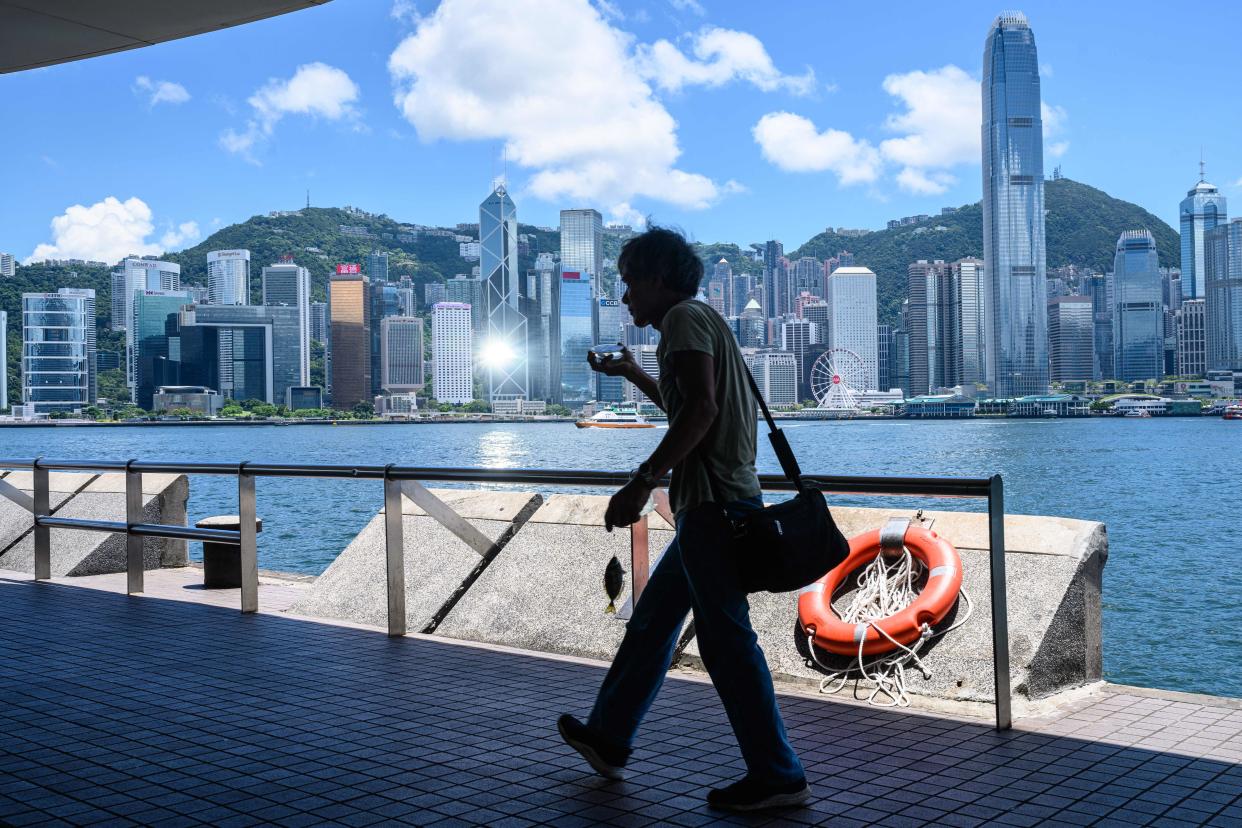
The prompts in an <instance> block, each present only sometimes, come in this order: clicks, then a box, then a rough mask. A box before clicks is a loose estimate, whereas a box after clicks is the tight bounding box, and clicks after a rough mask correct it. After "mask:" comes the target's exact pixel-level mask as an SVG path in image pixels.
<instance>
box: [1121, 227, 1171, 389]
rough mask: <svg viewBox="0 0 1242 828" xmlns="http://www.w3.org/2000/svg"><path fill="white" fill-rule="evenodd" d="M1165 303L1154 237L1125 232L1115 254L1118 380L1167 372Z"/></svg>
mask: <svg viewBox="0 0 1242 828" xmlns="http://www.w3.org/2000/svg"><path fill="white" fill-rule="evenodd" d="M1163 307H1164V303H1163V301H1162V298H1161V284H1160V261H1159V258H1158V256H1157V254H1156V240H1155V239H1153V238H1152V235H1151V233H1149V232H1148V231H1146V230H1127V231H1125V232H1124V233H1122V234H1121V236H1120V238H1118V239H1117V254H1116V256H1115V257H1114V258H1113V354H1114V356H1113V363H1114V374H1115V376H1116V378H1117V379H1120V380H1125V381H1127V382H1133V381H1135V380H1146V379H1159V378H1160V377H1161V376H1163V375H1164V315H1163Z"/></svg>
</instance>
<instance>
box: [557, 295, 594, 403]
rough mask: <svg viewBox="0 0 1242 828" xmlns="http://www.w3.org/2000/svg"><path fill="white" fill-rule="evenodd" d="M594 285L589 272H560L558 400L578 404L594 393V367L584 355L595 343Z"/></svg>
mask: <svg viewBox="0 0 1242 828" xmlns="http://www.w3.org/2000/svg"><path fill="white" fill-rule="evenodd" d="M593 296H594V287H593V285H592V284H591V279H590V274H586V273H579V272H576V271H562V273H561V313H560V321H561V324H560V352H561V400H562V401H563V403H564V404H565V405H568V406H575V405H581V404H582V403H584V402H587V401H588V400H590V399H591V398H592V397H594V390H595V380H594V378H593V375H594V373H595V372H594V371H592V370H591V366H589V365H588V364H587V361H586V355H587V351H589V350H590V349H591V346H592V345H594V344H595V313H594V309H593V307H592V305H593Z"/></svg>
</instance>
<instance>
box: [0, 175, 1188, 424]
mask: <svg viewBox="0 0 1242 828" xmlns="http://www.w3.org/2000/svg"><path fill="white" fill-rule="evenodd" d="M1045 195H1046V206H1047V220H1046V226H1047V234H1048V238H1047V241H1048V243H1047V250H1048V267H1050V268H1052V267H1060V266H1062V265H1070V264H1072V265H1078V266H1081V267H1087V268H1092V269H1094V270H1098V271H1100V272H1107V271H1108V270H1110V269H1111V268H1112V261H1113V248H1114V245H1115V244H1116V243H1117V237H1118V236H1119V235H1120V234H1121V232H1122V231H1124V230H1131V229H1136V228H1143V227H1145V228H1147V229H1148V230H1150V231H1151V232H1152V235H1154V236H1155V238H1156V246H1157V249H1158V250H1159V253H1160V263H1161V264H1162V265H1165V266H1176V265H1177V264H1178V262H1179V258H1180V257H1179V247H1178V235H1177V233H1176V231H1174V230H1173V228H1171V227H1169V226H1168V225H1167V224H1165V223H1164V222H1163V221H1161V220H1160V219H1158V218H1156V217H1155V216H1154V215H1152V214H1151V213H1149V212H1147V211H1146V210H1144V209H1142V208H1141V207H1138V206H1137V205H1134V204H1131V203H1129V202H1126V201H1121V200H1120V199H1115V198H1112V197H1111V196H1109V195H1108V194H1107V193H1104V192H1102V191H1100V190H1097V189H1095V188H1094V187H1089V186H1087V185H1086V184H1081V183H1079V182H1077V181H1071V180H1070V179H1067V178H1062V179H1059V180H1057V181H1049V182H1047V185H1046V187H1045ZM478 231H479V228H478V225H477V224H459V225H457V226H456V227H455V228H423V227H416V226H413V225H409V224H404V223H401V222H398V221H396V220H395V219H392V218H390V217H388V216H386V215H382V214H372V213H366V212H363V211H359V210H347V209H338V208H334V207H308V208H305V209H303V210H296V211H290V212H283V213H277V214H269V215H263V216H254V217H252V218H250V219H247V220H246V221H244V222H241V223H239V224H234V225H230V226H228V227H224V228H222V229H220V230H218V231H217V232H215V233H213V234H212V235H211V236H210V237H208V238H207V239H205V240H204V241H203V242H202V243H201V244H197V245H195V246H194V247H190V248H187V249H185V250H182V251H180V252H177V253H168V254H166V255H165V256H164V258H165V259H167V260H169V261H173V262H177V263H178V264H180V265H181V274H182V282H183V283H184V284H185V285H187V286H188V285H206V283H207V252H208V251H209V250H220V249H226V248H244V249H247V250H249V251H250V254H251V259H250V261H251V268H250V270H251V295H252V300H253V301H255V302H258V301H259V300H260V296H261V290H262V273H263V265H265V264H268V263H270V262H275V261H277V260H278V259H279V258H280V257H281V256H283V255H291V256H293V258H294V260H295V261H297V262H298V264H301V265H303V266H305V267H307V268H308V269H309V270H310V272H311V280H312V294H313V298H314V299H315V300H316V301H321V300H322V299H323V298H324V297H325V296H326V294H327V284H328V276H329V274H330V273H331V272H333V270H334V268H335V266H336V264H337V263H339V262H360V263H362V264H363V265H364V266H365V263H366V257H367V254H368V253H370V252H371V251H372V250H384V251H387V252H388V254H389V263H388V270H389V275H390V277H391V278H393V279H396V278H398V277H400V276H402V275H407V274H408V275H410V276H411V277H412V278H413V279H414V282H415V285H416V286H417V289H418V299H419V302H420V304H421V302H422V297H423V285H425V284H427V283H428V282H443V281H445V280H446V279H451V278H453V276H454V275H455V274H457V273H469V272H470V269H471V267H472V266H473V264H475V263H474V262H467V261H465V260H463V259H462V258H461V257H460V255H459V252H460V251H459V248H458V242H457V240H456V239H455V238H453V236H454V235H461V236H468V237H470V238H477V237H478ZM519 232H520V233H522V234H525V235H526V237H527V241H528V244H527V245H525V246H523V248H522V249H521V251H520V256H519V267H520V268H521V270H522V271H523V272H525V271H526V270H527V269H528V268H530V267H531V266H532V265H533V263H534V260H535V257H536V256H537V255H538V254H539V253H542V252H552V253H556V252H558V251H559V250H560V233H559V232H557V231H555V230H544V229H540V228H538V227H534V226H531V225H525V224H523V225H520V227H519ZM623 241H624V239H623V238H622V237H620V236H618V235H616V234H613V233H605V234H604V256H605V262H607V264H606V265H605V272H604V281H605V284H606V285H608V284H610V283H611V280H612V279H613V278H615V273H616V257H617V254H618V253H619V252H620V248H621V244H622V242H623ZM697 249H698V251H699V255H700V256H702V258H703V262H704V265H705V266H706V267H707V271H708V273H709V274H710V273H711V269H712V267H713V266H714V265H715V263H716V262H718V261H720V259H722V258H723V259H725V260H726V261H728V262H729V263H730V264H731V265H732V266H733V270H734V272H738V271H743V272H747V273H752V274H759V273H761V272H762V270H763V268H762V265H761V264H760V263H759V262H756V261H755V260H754V258H753V257H752V255H751V253H752V251H751V250H750V249H749V248H744V247H741V246H739V245H737V244H732V243H699V244H698V245H697ZM841 250H848V251H850V252H852V253H853V254H854V257H855V260H856V261H857V262H858V264H860V265H864V266H866V267H870V268H871V269H872V270H874V271H875V272H876V274H877V276H878V293H879V295H878V300H879V312H880V314H879V315H880V322H881V323H890V324H891V323H893V322H895V321H896V319H897V313H898V310H899V308H900V306H901V300H902V298H903V297H904V295H905V290H906V266H907V265H908V264H909V263H910V262H912V261H915V260H917V259H944V260H945V261H954V260H956V259H960V258H962V257H964V256H982V255H983V211H982V208H981V207H980V205H979V204H977V203H976V204H971V205H967V206H965V207H962V208H961V209H959V210H957V211H956V212H953V213H949V214H947V215H940V216H934V217H932V218H930V219H928V220H927V221H924V222H922V223H920V224H916V225H909V226H906V227H900V228H895V229H892V230H878V231H876V232H873V233H868V234H866V235H864V236H840V235H837V234H836V233H820V234H819V235H817V236H815V237H813V238H811V239H810V240H808V241H807V242H806V243H805V244H803V245H802V246H801V247H799V248H797V249H796V250H793V251H792V252H790V253H789V254H788V255H789V258H791V259H797V258H799V257H801V256H814V257H816V258H819V259H827V258H828V257H830V256H834V255H836V254H837V252H838V251H841ZM110 271H111V268H98V267H90V266H84V265H75V266H72V267H63V266H49V265H33V266H23V267H18V269H17V274H16V275H15V276H14V277H12V278H9V279H2V280H0V310H4V311H7V312H8V318H9V336H8V346H9V347H8V366H7V368H8V375H9V394H10V399H11V400H13V401H14V402H16V401H18V400H19V398H20V391H21V384H20V371H21V321H20V320H21V294H22V293H23V292H31V291H54V290H56V289H57V288H59V287H71V286H72V287H90V288H94V289H95V292H96V308H97V310H98V312H99V347H100V348H101V349H107V350H120V349H123V348H124V340H123V337H121V336H119V335H115V334H111V333H110V332H109V331H108V323H109V316H110V309H111V305H110V301H111V300H110V297H111V282H110V279H109V276H108V274H109V272H110ZM113 373H114V374H115V373H119V372H113ZM102 380H107V382H106V383H104V384H106V386H107V388H108V391H109V394H110V395H112V396H117V395H118V393H119V392H118V389H117V388H116V387H115V383H116V381H117V377H116V376H109V377H106V378H105V377H102V376H101V381H102ZM101 393H103V389H102V388H101ZM105 396H108V395H105Z"/></svg>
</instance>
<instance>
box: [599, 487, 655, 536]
mask: <svg viewBox="0 0 1242 828" xmlns="http://www.w3.org/2000/svg"><path fill="white" fill-rule="evenodd" d="M650 496H651V489H648V488H647V487H646V486H645V485H643V484H642V483H641V482H639V481H638V480H631V481H630V482H629V483H626V484H625V485H624V486H622V487H621V488H620V489H618V490H617V493H616V494H614V495H613V496H612V498H611V499H610V500H609V501H608V509H607V510H606V511H605V512H604V528H605V529H607V530H608V531H609V532H611V531H612V528H613V527H614V526H617V527H620V526H629V525H630V524H631V523H635V522H637V521H638V518H639V517H641V515H642V511H643V506H646V505H647V498H649V497H650Z"/></svg>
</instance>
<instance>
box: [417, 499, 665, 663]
mask: <svg viewBox="0 0 1242 828" xmlns="http://www.w3.org/2000/svg"><path fill="white" fill-rule="evenodd" d="M607 503H608V499H607V498H606V497H599V496H586V495H552V496H551V497H549V498H548V500H547V502H546V503H544V505H543V506H542V507H540V509H539V511H537V512H535V514H534V516H533V517H531V519H530V520H529V521H528V522H527V523H526V525H525V526H524V527H522V530H521V531H520V532H518V533H517V534H516V535H515V536H514V538H513V540H511V541H510V542H509V545H508V546H506V547H505V550H504V552H503V553H502V554H501V555H499V556H498V557H497V558H496V560H495V562H493V564H492V565H491V566H490V567H488V569H487V571H486V572H484V573H483V575H482V576H481V577H480V578H479V579H478V581H476V582H475V584H474V586H472V587H471V588H470V590H469V591H468V592H466V594H465V596H464V597H463V598H462V600H461V601H460V603H458V605H457V606H456V607H455V608H454V609H453V611H452V612H450V613H449V614H448V616H447V617H446V618H445V620H444V623H443V624H441V625H440V627H439V629H438V630H436V632H437V634H438V635H445V636H449V637H451V638H462V639H467V640H470V641H487V642H491V643H495V644H505V645H508V646H511V647H521V648H523V649H528V650H539V651H542V652H552V653H563V654H567V655H575V656H585V657H589V658H604V659H607V658H612V656H613V654H615V653H616V651H617V645H619V644H620V643H621V636H622V635H623V634H624V633H625V623H624V622H623V621H621V620H620V619H618V618H617V616H616V615H613V614H606V613H605V612H604V608H605V607H606V606H607V605H608V597H607V596H606V595H605V593H604V567H606V566H607V565H608V560H609V559H610V558H611V557H612V556H613V555H616V556H617V558H618V560H620V561H621V564H622V566H624V567H625V569H626V570H627V571H626V576H625V584H624V588H623V590H622V593H621V595H620V597H618V598H617V602H616V605H617V607H618V608H620V607H621V606H622V605H623V604H624V603H625V601H627V600H628V599H629V597H630V589H631V587H632V581H631V577H630V573H629V569H630V532H629V530H628V529H622V530H615V531H613V532H611V533H609V532H606V531H605V530H604V508H605V507H606V506H607ZM649 517H650V518H651V530H650V533H649V534H650V537H649V544H650V548H651V553H652V566H653V568H654V564H655V560H656V555H657V553H658V552H660V551H662V550H663V549H664V547H665V546H666V545H667V544H668V542H669V541H670V540H671V539H672V536H673V533H672V532H671V531H670V528H669V526H668V524H667V523H665V522H664V521H663V520H661V519H660V517H659V516H658V515H654V514H653V515H650V516H649Z"/></svg>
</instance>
